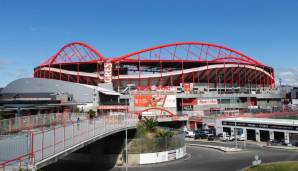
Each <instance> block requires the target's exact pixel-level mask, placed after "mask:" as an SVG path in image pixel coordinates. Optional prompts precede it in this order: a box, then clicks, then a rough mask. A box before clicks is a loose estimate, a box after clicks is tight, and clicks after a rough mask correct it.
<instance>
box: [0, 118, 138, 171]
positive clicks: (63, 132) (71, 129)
mask: <svg viewBox="0 0 298 171" xmlns="http://www.w3.org/2000/svg"><path fill="white" fill-rule="evenodd" d="M126 121H127V122H126ZM136 123H137V118H136V117H135V116H133V115H128V116H127V120H125V116H124V115H117V116H101V117H98V118H95V119H92V120H82V121H81V122H70V123H67V124H61V125H56V126H51V127H42V128H38V129H35V130H30V131H28V132H27V133H23V134H20V135H14V136H13V135H6V136H3V135H2V136H0V170H15V169H28V168H32V167H33V168H34V167H36V166H38V165H40V164H42V163H43V162H45V161H47V160H49V159H51V158H53V157H56V156H59V155H61V154H62V153H64V152H67V151H69V150H72V149H74V148H76V147H78V146H79V145H82V144H84V143H88V142H89V141H90V142H91V141H92V140H94V139H97V138H99V137H101V136H103V135H105V134H107V133H110V132H113V131H117V130H119V129H123V128H125V127H126V126H127V127H133V126H136ZM1 161H2V163H1Z"/></svg>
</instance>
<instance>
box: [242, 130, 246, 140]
mask: <svg viewBox="0 0 298 171" xmlns="http://www.w3.org/2000/svg"><path fill="white" fill-rule="evenodd" d="M242 130H243V135H244V139H245V141H246V140H247V131H246V128H242Z"/></svg>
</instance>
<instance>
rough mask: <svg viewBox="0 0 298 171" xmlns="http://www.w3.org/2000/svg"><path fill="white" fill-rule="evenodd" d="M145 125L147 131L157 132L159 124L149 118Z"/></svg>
mask: <svg viewBox="0 0 298 171" xmlns="http://www.w3.org/2000/svg"><path fill="white" fill-rule="evenodd" d="M143 124H144V127H145V129H146V131H148V132H155V130H156V127H157V125H158V122H157V120H156V119H153V118H149V119H148V118H145V120H144V122H143Z"/></svg>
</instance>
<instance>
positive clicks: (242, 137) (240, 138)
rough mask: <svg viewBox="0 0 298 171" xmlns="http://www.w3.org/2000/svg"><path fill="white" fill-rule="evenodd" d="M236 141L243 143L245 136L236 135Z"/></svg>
mask: <svg viewBox="0 0 298 171" xmlns="http://www.w3.org/2000/svg"><path fill="white" fill-rule="evenodd" d="M237 140H238V141H245V135H244V134H241V135H237Z"/></svg>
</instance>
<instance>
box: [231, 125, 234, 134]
mask: <svg viewBox="0 0 298 171" xmlns="http://www.w3.org/2000/svg"><path fill="white" fill-rule="evenodd" d="M231 135H234V136H235V127H231Z"/></svg>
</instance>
